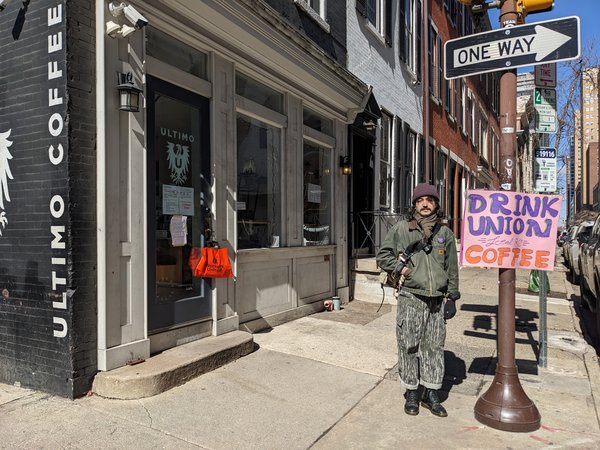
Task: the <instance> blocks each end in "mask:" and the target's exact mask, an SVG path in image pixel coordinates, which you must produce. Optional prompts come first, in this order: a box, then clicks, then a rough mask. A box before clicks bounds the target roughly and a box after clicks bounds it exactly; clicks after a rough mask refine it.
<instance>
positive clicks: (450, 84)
mask: <svg viewBox="0 0 600 450" xmlns="http://www.w3.org/2000/svg"><path fill="white" fill-rule="evenodd" d="M442 79H443V80H444V109H445V110H446V112H447V113H448V114H449V115H450V116H452V117H454V101H453V96H452V93H453V91H454V80H446V79H445V78H442Z"/></svg>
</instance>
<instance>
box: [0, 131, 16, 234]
mask: <svg viewBox="0 0 600 450" xmlns="http://www.w3.org/2000/svg"><path fill="white" fill-rule="evenodd" d="M10 132H11V130H8V131H7V132H6V133H0V210H1V212H0V236H2V230H3V229H4V228H6V225H8V219H7V218H6V212H5V211H4V200H5V199H6V201H7V202H10V195H9V194H8V180H9V179H10V180H12V179H13V175H12V173H11V171H10V166H9V165H8V161H9V160H11V159H12V155H11V154H10V152H9V151H8V147H10V146H11V145H12V141H9V140H8V138H9V136H10Z"/></svg>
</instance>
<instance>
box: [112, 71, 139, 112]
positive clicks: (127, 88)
mask: <svg viewBox="0 0 600 450" xmlns="http://www.w3.org/2000/svg"><path fill="white" fill-rule="evenodd" d="M118 80H119V81H118V84H117V89H118V90H119V109H120V110H121V111H131V112H138V111H139V110H140V93H141V92H142V90H141V89H140V88H139V87H137V86H136V84H135V81H133V75H132V74H131V72H127V73H119V74H118Z"/></svg>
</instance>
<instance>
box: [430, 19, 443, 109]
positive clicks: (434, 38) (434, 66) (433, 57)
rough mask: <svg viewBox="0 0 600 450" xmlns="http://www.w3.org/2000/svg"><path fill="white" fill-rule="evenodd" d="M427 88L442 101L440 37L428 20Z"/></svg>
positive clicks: (441, 49)
mask: <svg viewBox="0 0 600 450" xmlns="http://www.w3.org/2000/svg"><path fill="white" fill-rule="evenodd" d="M428 47H429V80H430V82H429V89H430V92H431V93H432V95H433V97H434V98H435V99H437V100H438V101H440V102H441V101H442V95H443V83H442V80H443V79H444V67H443V66H442V52H443V46H442V38H441V37H440V36H439V35H438V32H437V29H436V28H435V26H434V25H433V23H432V22H430V27H429V46H428Z"/></svg>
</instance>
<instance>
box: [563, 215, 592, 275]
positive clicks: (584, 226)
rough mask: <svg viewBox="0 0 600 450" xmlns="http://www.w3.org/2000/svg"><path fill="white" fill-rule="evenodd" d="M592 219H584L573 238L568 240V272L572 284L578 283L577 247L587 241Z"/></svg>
mask: <svg viewBox="0 0 600 450" xmlns="http://www.w3.org/2000/svg"><path fill="white" fill-rule="evenodd" d="M593 226H594V221H592V220H586V221H585V222H582V223H581V224H580V225H579V228H578V229H577V234H576V235H575V238H574V239H571V241H569V272H570V275H571V280H572V282H573V284H579V249H580V247H581V244H583V243H584V242H587V240H588V239H589V237H590V233H591V232H592V227H593Z"/></svg>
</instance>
